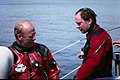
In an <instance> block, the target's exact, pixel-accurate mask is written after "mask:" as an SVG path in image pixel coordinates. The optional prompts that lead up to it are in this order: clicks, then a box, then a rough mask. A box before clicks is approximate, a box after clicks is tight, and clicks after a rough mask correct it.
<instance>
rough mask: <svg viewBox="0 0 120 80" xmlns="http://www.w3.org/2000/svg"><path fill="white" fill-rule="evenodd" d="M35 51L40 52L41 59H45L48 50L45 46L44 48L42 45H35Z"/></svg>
mask: <svg viewBox="0 0 120 80" xmlns="http://www.w3.org/2000/svg"><path fill="white" fill-rule="evenodd" d="M36 51H37V52H40V54H41V55H42V56H43V57H47V56H48V51H49V49H48V48H47V46H45V45H43V44H39V43H36Z"/></svg>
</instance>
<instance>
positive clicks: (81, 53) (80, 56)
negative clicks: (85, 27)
mask: <svg viewBox="0 0 120 80" xmlns="http://www.w3.org/2000/svg"><path fill="white" fill-rule="evenodd" d="M77 56H78V58H80V59H83V58H84V53H83V51H81V52H80V53H79V54H78V55H77Z"/></svg>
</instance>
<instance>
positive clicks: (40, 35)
mask: <svg viewBox="0 0 120 80" xmlns="http://www.w3.org/2000/svg"><path fill="white" fill-rule="evenodd" d="M82 7H89V8H91V9H93V10H94V11H95V12H96V14H97V23H98V24H99V25H100V26H101V27H102V28H104V29H105V30H110V31H108V32H109V34H110V35H111V37H112V39H113V41H115V40H118V39H120V28H119V27H120V0H0V29H1V30H0V45H2V46H10V45H11V44H12V43H13V42H14V41H15V37H14V33H13V28H14V26H15V23H16V22H18V21H20V20H29V21H31V22H32V23H33V25H34V27H35V29H36V32H37V34H36V38H37V40H36V42H38V43H41V44H44V45H46V46H47V47H48V48H49V49H50V51H51V52H52V53H54V52H56V51H58V50H61V49H63V48H65V49H64V50H62V51H60V52H58V53H56V54H54V55H53V57H54V58H55V60H56V61H57V63H58V65H59V67H60V69H61V72H60V78H62V77H63V76H64V75H66V74H67V73H69V72H70V71H72V70H73V69H75V68H77V67H78V66H80V65H81V63H82V59H79V58H78V57H77V54H78V53H79V52H80V50H81V48H82V47H83V46H84V43H85V40H82V39H84V38H85V35H84V34H82V33H81V32H80V31H79V30H78V29H76V24H75V21H74V17H75V15H74V14H75V12H76V11H77V10H78V9H80V8H82ZM117 27H118V28H117ZM113 28H116V29H113ZM111 29H113V30H111ZM78 40H81V41H80V42H78V43H77V44H75V45H73V46H71V47H68V46H70V45H71V44H73V43H75V42H76V41H78ZM66 47H68V48H67V49H66ZM117 50H118V49H116V48H114V51H117ZM118 51H119V50H118ZM113 70H114V61H113ZM75 73H76V71H74V72H73V73H72V74H70V75H68V76H67V77H65V78H64V79H72V78H73V76H74V75H75ZM113 75H114V74H113Z"/></svg>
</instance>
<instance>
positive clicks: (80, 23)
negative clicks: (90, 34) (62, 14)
mask: <svg viewBox="0 0 120 80" xmlns="http://www.w3.org/2000/svg"><path fill="white" fill-rule="evenodd" d="M80 14H81V12H79V13H77V14H76V15H75V22H76V24H77V26H76V27H77V28H78V29H79V30H80V31H81V32H82V33H86V32H87V31H88V29H89V27H90V25H91V19H90V20H87V21H85V20H84V19H82V18H81V16H80Z"/></svg>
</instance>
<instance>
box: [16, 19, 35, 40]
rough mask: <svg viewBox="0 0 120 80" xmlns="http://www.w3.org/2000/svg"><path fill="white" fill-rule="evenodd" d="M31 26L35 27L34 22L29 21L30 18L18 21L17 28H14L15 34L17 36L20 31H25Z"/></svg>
mask: <svg viewBox="0 0 120 80" xmlns="http://www.w3.org/2000/svg"><path fill="white" fill-rule="evenodd" d="M30 27H32V28H34V27H33V25H32V23H31V22H29V21H28V20H22V21H19V22H17V23H16V25H15V28H14V34H15V37H16V38H17V35H18V34H20V33H22V34H23V33H24V31H25V29H29V28H30Z"/></svg>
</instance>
